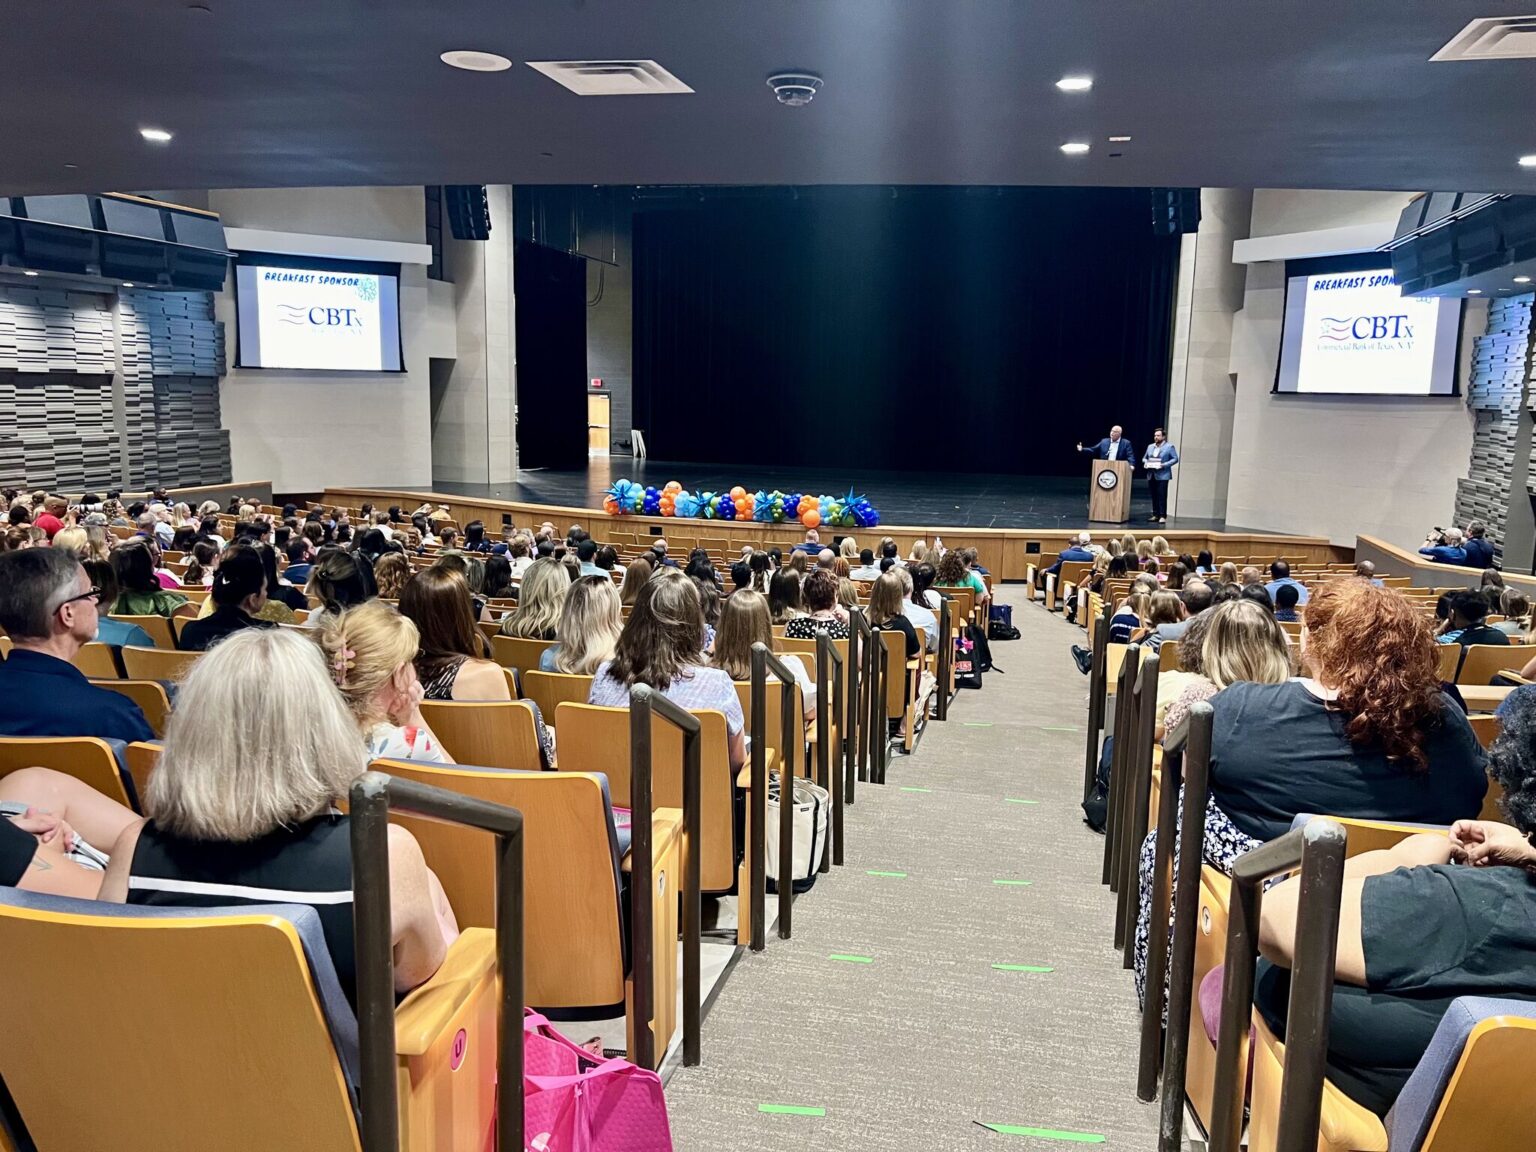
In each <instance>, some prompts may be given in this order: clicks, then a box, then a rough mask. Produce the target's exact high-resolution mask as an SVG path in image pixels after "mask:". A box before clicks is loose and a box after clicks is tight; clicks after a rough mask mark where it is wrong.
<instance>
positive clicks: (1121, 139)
mask: <svg viewBox="0 0 1536 1152" xmlns="http://www.w3.org/2000/svg"><path fill="white" fill-rule="evenodd" d="M1109 142H1110V143H1111V144H1129V143H1130V142H1131V138H1130V137H1129V136H1111V137H1110V138H1109Z"/></svg>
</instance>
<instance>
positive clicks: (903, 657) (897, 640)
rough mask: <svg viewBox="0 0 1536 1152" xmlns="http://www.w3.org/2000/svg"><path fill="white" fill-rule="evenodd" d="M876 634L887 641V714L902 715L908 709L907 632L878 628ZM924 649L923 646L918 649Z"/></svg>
mask: <svg viewBox="0 0 1536 1152" xmlns="http://www.w3.org/2000/svg"><path fill="white" fill-rule="evenodd" d="M875 635H876V636H879V637H880V638H881V640H883V641H884V643H885V656H886V664H885V667H886V670H887V671H886V676H885V714H886V715H887V716H889V717H891V718H892V719H897V718H899V717H901V716H902V715H903V714H904V713H905V712H906V709H907V700H908V698H909V697H908V693H907V678H908V672H907V634H906V633H905V632H892V631H884V630H880V629H877V630H876V631H875ZM918 651H919V652H921V651H922V649H921V648H919V649H918Z"/></svg>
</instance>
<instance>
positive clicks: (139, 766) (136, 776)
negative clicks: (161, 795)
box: [122, 740, 162, 802]
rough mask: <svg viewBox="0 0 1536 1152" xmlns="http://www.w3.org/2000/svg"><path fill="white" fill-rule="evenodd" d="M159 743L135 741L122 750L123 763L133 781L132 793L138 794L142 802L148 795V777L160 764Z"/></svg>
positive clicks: (160, 746)
mask: <svg viewBox="0 0 1536 1152" xmlns="http://www.w3.org/2000/svg"><path fill="white" fill-rule="evenodd" d="M161 748H162V745H161V743H160V742H159V741H158V740H156V741H153V742H151V741H148V740H142V741H141V740H135V741H134V742H133V743H132V744H129V745H128V746H127V747H125V748H124V749H123V757H122V759H123V763H124V765H125V766H126V768H127V770H128V775H129V777H130V778H131V779H132V780H133V788H134V791H135V792H137V793H138V796H139V800H140V801H141V802H142V801H143V799H144V797H145V796H146V795H147V794H148V793H147V791H146V790H147V789H148V788H149V775H150V773H151V772H153V771H154V770H155V765H156V764H158V763H160V750H161Z"/></svg>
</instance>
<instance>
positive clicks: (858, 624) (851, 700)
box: [848, 608, 874, 798]
mask: <svg viewBox="0 0 1536 1152" xmlns="http://www.w3.org/2000/svg"><path fill="white" fill-rule="evenodd" d="M872 634H873V633H872V630H871V629H870V627H869V623H868V621H866V620H865V619H864V613H863V612H861V611H860V610H859V609H857V608H854V609H851V610H850V611H849V613H848V658H849V666H850V668H851V669H852V671H851V672H850V673H849V685H850V687H849V692H848V708H849V710H850V711H852V712H854V713H856V714H857V716H858V723H857V724H856V725H855V727H856V728H857V729H858V733H859V771H858V778H859V782H860V783H864V784H867V783H869V778H870V766H869V745H870V735H869V729H870V724H871V722H872V721H873V719H874V717H873V715H872V714H871V712H870V710H869V703H868V699H867V697H868V693H869V689H870V685H869V675H870V667H869V653H870V645H871V637H872ZM850 783H851V781H850ZM848 795H849V797H850V798H851V797H852V796H853V795H854V790H853V788H849V789H848Z"/></svg>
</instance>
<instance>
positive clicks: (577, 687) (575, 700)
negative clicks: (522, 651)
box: [521, 672, 592, 725]
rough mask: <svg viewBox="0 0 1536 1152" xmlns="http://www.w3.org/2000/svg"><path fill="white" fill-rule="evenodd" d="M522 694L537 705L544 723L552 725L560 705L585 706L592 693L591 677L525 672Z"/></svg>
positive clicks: (560, 673) (522, 678)
mask: <svg viewBox="0 0 1536 1152" xmlns="http://www.w3.org/2000/svg"><path fill="white" fill-rule="evenodd" d="M521 681H522V684H521V686H522V694H523V696H525V697H526V698H528V699H529V700H532V701H533V702H534V703H535V704H537V705H538V708H539V714H540V715H541V716H543V717H544V723H546V724H549V725H553V724H554V723H555V715H556V712H557V711H558V709H559V707H560V705H561V704H585V703H586V702H587V697H588V696H590V695H591V693H592V677H590V676H572V675H570V674H568V673H565V672H525V673H523V675H522V677H521Z"/></svg>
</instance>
